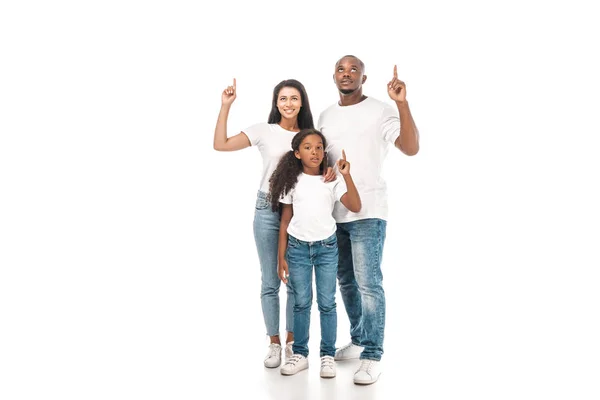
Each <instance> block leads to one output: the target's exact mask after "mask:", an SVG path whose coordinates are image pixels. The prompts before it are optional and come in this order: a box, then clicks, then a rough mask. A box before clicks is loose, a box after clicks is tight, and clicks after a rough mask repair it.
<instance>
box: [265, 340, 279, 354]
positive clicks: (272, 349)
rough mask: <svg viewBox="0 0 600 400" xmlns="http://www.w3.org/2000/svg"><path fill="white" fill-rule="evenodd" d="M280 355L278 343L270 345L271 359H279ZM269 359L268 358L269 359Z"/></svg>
mask: <svg viewBox="0 0 600 400" xmlns="http://www.w3.org/2000/svg"><path fill="white" fill-rule="evenodd" d="M278 355H279V346H277V344H276V343H271V344H270V345H269V357H277V356H278ZM269 357H267V358H269Z"/></svg>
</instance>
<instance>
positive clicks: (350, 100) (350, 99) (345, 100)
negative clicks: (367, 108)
mask: <svg viewBox="0 0 600 400" xmlns="http://www.w3.org/2000/svg"><path fill="white" fill-rule="evenodd" d="M366 98H367V96H364V95H363V94H362V88H361V89H357V90H355V91H354V92H352V93H350V94H343V93H341V92H340V101H339V103H338V104H339V105H340V106H342V107H345V106H353V105H355V104H358V103H360V102H361V101H363V100H364V99H366Z"/></svg>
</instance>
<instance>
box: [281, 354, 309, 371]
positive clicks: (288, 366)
mask: <svg viewBox="0 0 600 400" xmlns="http://www.w3.org/2000/svg"><path fill="white" fill-rule="evenodd" d="M306 368H308V359H307V358H306V357H304V356H303V355H302V354H293V355H292V356H291V357H290V358H289V359H287V360H285V365H284V366H283V367H281V369H280V371H281V375H294V374H295V373H298V372H300V371H302V370H303V369H306Z"/></svg>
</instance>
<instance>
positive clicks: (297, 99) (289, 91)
mask: <svg viewBox="0 0 600 400" xmlns="http://www.w3.org/2000/svg"><path fill="white" fill-rule="evenodd" d="M301 107H302V97H301V96H300V92H299V91H298V89H296V88H293V87H283V88H281V90H280V91H279V94H278V95H277V109H278V110H279V113H280V114H281V117H282V118H286V119H295V118H298V113H299V112H300V108H301Z"/></svg>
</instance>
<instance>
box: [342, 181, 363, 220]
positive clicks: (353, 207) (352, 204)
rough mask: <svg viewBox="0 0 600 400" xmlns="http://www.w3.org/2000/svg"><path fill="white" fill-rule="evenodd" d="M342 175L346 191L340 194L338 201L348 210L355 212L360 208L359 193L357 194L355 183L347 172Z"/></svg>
mask: <svg viewBox="0 0 600 400" xmlns="http://www.w3.org/2000/svg"><path fill="white" fill-rule="evenodd" d="M342 176H343V177H344V181H345V182H346V187H347V188H348V191H347V192H346V193H344V194H343V195H342V197H341V198H340V201H341V202H342V204H343V205H344V206H345V207H346V208H347V209H348V210H350V211H352V212H355V213H357V212H359V211H360V209H361V208H362V202H361V201H360V195H359V194H358V190H357V189H356V185H354V181H353V180H352V176H351V175H350V173H349V172H348V174H347V175H342Z"/></svg>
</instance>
